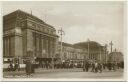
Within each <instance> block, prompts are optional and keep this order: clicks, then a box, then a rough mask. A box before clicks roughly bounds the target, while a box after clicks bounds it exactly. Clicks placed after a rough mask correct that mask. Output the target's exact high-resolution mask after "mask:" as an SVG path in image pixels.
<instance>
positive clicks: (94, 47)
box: [74, 41, 103, 51]
mask: <svg viewBox="0 0 128 82" xmlns="http://www.w3.org/2000/svg"><path fill="white" fill-rule="evenodd" d="M74 46H75V47H81V48H84V49H88V46H89V49H90V51H91V50H92V51H99V50H100V49H102V48H103V46H101V45H100V44H99V43H98V42H95V41H89V42H79V43H76V44H74Z"/></svg>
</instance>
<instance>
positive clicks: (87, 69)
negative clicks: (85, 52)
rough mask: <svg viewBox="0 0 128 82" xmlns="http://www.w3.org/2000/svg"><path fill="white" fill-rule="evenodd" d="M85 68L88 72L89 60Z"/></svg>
mask: <svg viewBox="0 0 128 82" xmlns="http://www.w3.org/2000/svg"><path fill="white" fill-rule="evenodd" d="M85 69H86V72H88V69H89V62H88V61H87V62H86V63H85Z"/></svg>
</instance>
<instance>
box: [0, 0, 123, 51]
mask: <svg viewBox="0 0 128 82" xmlns="http://www.w3.org/2000/svg"><path fill="white" fill-rule="evenodd" d="M2 7H3V8H2V9H3V15H6V14H8V13H11V12H13V11H15V10H17V9H21V10H22V11H25V12H28V13H31V11H32V14H33V15H35V16H37V17H38V18H40V19H42V20H43V21H45V22H46V23H48V24H50V25H52V26H54V28H56V30H59V29H60V28H62V29H63V31H64V32H65V35H64V36H63V41H64V42H66V43H71V44H74V43H77V42H85V41H87V39H89V40H90V41H96V42H98V43H100V44H101V45H105V44H108V49H109V50H110V45H109V43H110V42H111V41H113V48H116V49H117V50H118V51H123V48H124V46H123V43H124V36H125V33H124V4H123V2H121V1H120V2H117V1H116V2H115V1H103V2H101V1H91V2H89V1H81V2H79V1H74V2H73V1H71V2H69V1H60V2H59V1H58V2H57V1H56V2H55V1H47V2H44V1H43V2H41V1H38V2H34V1H33V2H27V1H25V2H3V6H2ZM57 34H58V32H57Z"/></svg>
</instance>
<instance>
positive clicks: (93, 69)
mask: <svg viewBox="0 0 128 82" xmlns="http://www.w3.org/2000/svg"><path fill="white" fill-rule="evenodd" d="M91 67H92V70H91V72H95V64H94V63H92V64H91Z"/></svg>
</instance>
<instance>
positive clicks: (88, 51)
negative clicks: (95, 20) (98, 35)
mask: <svg viewBox="0 0 128 82" xmlns="http://www.w3.org/2000/svg"><path fill="white" fill-rule="evenodd" d="M87 42H88V58H89V42H90V40H89V39H88V40H87Z"/></svg>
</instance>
